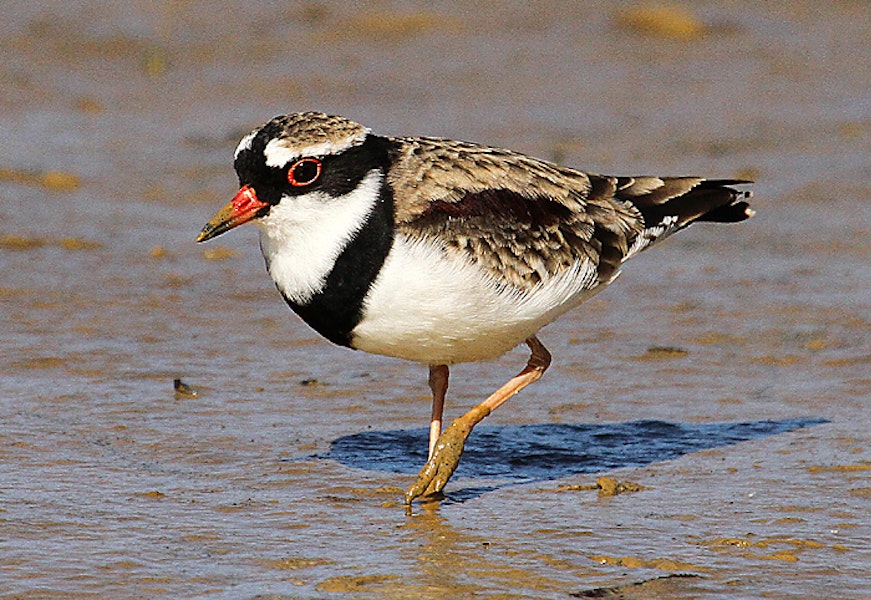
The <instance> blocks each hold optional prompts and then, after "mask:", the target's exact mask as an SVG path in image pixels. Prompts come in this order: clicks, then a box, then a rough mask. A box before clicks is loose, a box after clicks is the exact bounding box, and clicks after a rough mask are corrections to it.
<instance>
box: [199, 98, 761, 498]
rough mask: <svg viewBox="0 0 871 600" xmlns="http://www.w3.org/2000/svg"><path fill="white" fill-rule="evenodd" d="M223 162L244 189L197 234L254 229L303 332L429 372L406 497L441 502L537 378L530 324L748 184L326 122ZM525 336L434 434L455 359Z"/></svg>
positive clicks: (721, 218) (741, 215)
mask: <svg viewBox="0 0 871 600" xmlns="http://www.w3.org/2000/svg"><path fill="white" fill-rule="evenodd" d="M234 168H235V171H236V174H237V175H238V178H239V186H240V187H239V191H238V192H237V193H236V194H235V196H234V197H233V198H232V200H231V201H230V202H229V203H227V204H226V205H225V206H224V207H223V208H222V209H220V210H219V211H218V212H217V214H216V215H215V216H214V217H213V218H212V219H211V220H209V221H208V223H207V224H206V225H205V226H204V227H203V228H202V230H201V232H200V234H199V236H198V237H197V238H196V241H197V242H205V241H207V240H211V239H213V238H215V237H216V236H219V235H221V234H223V233H225V232H227V231H229V230H231V229H233V228H235V227H237V226H239V225H242V224H243V223H247V222H252V223H254V224H256V225H257V227H258V228H259V231H260V248H261V251H262V254H263V257H264V259H265V263H266V270H267V272H268V273H269V275H270V277H271V278H272V280H273V282H274V283H275V285H276V287H277V288H278V291H279V292H280V294H281V296H282V297H283V298H284V300H285V302H286V303H287V304H288V305H289V307H290V308H291V309H292V310H293V311H294V312H295V313H296V314H297V315H298V316H299V317H300V318H302V320H303V321H305V322H306V323H307V324H308V325H309V326H311V327H312V328H313V329H314V330H315V331H316V332H318V333H319V334H320V335H322V336H323V337H324V338H326V339H327V340H329V341H330V342H333V343H334V344H338V345H340V346H346V347H349V348H352V349H355V350H362V351H364V352H368V353H372V354H379V355H385V356H390V357H396V358H401V359H405V360H408V361H414V362H417V363H422V364H424V365H426V366H427V367H428V369H429V379H428V383H429V388H430V391H431V393H432V410H431V415H430V428H429V446H428V459H427V461H426V463H425V464H424V465H423V467H422V468H421V469H420V472H419V473H418V475H417V478H416V480H415V481H414V483H413V484H412V485H411V486H410V487H409V488H408V490H407V492H406V493H405V498H404V499H405V503H406V504H407V505H410V504H411V503H412V502H413V501H414V500H415V499H417V498H421V499H422V500H423V499H427V498H433V499H438V498H439V497H443V496H444V494H443V489H444V487H445V485H446V483H447V482H448V480H449V479H450V477H451V475H452V474H453V473H454V471H455V470H456V468H457V466H458V464H459V462H460V456H461V454H462V452H463V448H464V445H465V442H466V440H467V438H468V436H469V434H470V433H471V431H472V429H473V428H474V427H475V426H476V425H477V424H478V423H479V422H480V421H481V420H483V419H484V418H485V417H486V416H487V415H489V414H490V413H491V412H492V411H493V410H495V409H496V408H498V407H499V406H501V405H502V404H504V403H505V402H506V401H507V400H509V399H510V398H511V397H512V396H514V395H515V394H517V393H518V392H519V391H521V390H522V389H523V388H525V387H526V386H528V385H530V384H531V383H533V382H535V381H537V380H538V379H539V378H540V377H541V376H542V374H543V373H544V372H545V370H546V369H547V368H548V366H549V365H550V363H551V355H550V353H549V352H548V350H547V348H545V346H544V344H542V343H541V341H539V339H538V332H539V330H540V329H541V328H542V327H544V326H545V325H547V324H548V323H551V322H552V321H554V320H555V319H557V318H558V317H560V316H561V315H563V314H564V313H566V312H567V311H569V310H572V309H574V308H576V307H577V306H578V305H579V304H581V303H582V302H584V301H586V300H588V299H589V298H591V297H592V296H594V295H595V294H597V293H598V292H600V291H601V290H603V289H604V288H605V287H607V286H608V285H609V284H610V283H611V282H613V281H614V280H615V278H616V277H617V276H618V274H619V273H620V270H621V267H622V265H623V263H624V262H626V261H627V260H628V259H630V258H632V257H633V256H635V255H636V254H638V253H639V252H641V251H643V250H645V249H647V248H650V247H651V246H653V245H655V244H657V243H658V242H660V241H662V240H664V239H665V238H667V237H669V236H671V235H672V234H673V233H675V232H678V231H680V230H682V229H685V228H687V227H688V226H690V225H691V224H693V223H694V222H697V221H698V222H703V221H707V222H715V223H737V222H740V221H743V220H745V219H747V218H749V217H752V216H753V214H754V211H753V210H752V209H751V208H750V206H749V203H748V202H747V201H746V199H748V198H750V197H751V196H752V192H751V191H749V190H744V189H740V188H741V187H742V186H746V185H747V184H750V183H752V182H751V181H747V180H742V179H705V178H702V177H655V176H639V177H624V176H608V175H601V174H597V173H592V172H585V171H581V170H578V169H574V168H570V167H566V166H561V165H558V164H555V163H553V162H549V161H546V160H541V159H538V158H534V157H531V156H528V155H526V154H522V153H520V152H515V151H512V150H507V149H502V148H496V147H490V146H486V145H481V144H477V143H473V142H466V141H459V140H451V139H444V138H437V137H393V136H384V135H378V134H376V133H373V132H372V131H371V130H370V129H369V128H368V127H366V126H364V125H361V124H359V123H357V122H355V121H353V120H351V119H348V118H345V117H341V116H337V115H329V114H325V113H321V112H299V113H292V114H286V115H280V116H277V117H274V118H272V119H271V120H269V121H268V122H266V123H265V124H263V125H261V126H259V127H257V128H256V129H254V130H253V131H251V132H250V133H249V134H247V135H245V136H244V137H243V138H242V139H241V141H240V142H239V144H238V146H237V147H236V151H235V155H234ZM736 188H739V189H736ZM524 343H525V344H526V346H527V347H528V348H529V352H530V354H529V359H528V361H527V364H526V366H525V367H524V368H523V369H522V370H521V371H520V372H519V373H518V374H517V375H516V376H514V377H512V378H511V379H509V381H508V382H507V383H505V384H504V385H503V386H502V387H500V388H499V389H497V390H496V391H495V392H493V393H492V394H491V395H490V396H488V397H487V398H486V399H485V400H484V401H482V402H480V403H479V404H477V405H476V406H474V407H473V408H472V409H470V410H469V411H468V412H466V413H465V414H463V415H462V416H460V417H458V418H456V419H454V420H453V421H452V422H451V423H450V425H449V426H448V427H446V428H445V427H443V414H444V404H445V399H446V394H447V389H448V379H449V369H450V367H451V366H452V365H455V364H458V363H464V362H472V361H483V360H489V359H494V358H497V357H499V356H501V355H503V354H504V353H506V352H508V351H509V350H511V349H513V348H515V347H517V346H519V345H521V344H524Z"/></svg>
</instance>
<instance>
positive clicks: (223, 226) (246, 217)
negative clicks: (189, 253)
mask: <svg viewBox="0 0 871 600" xmlns="http://www.w3.org/2000/svg"><path fill="white" fill-rule="evenodd" d="M265 208H269V204H268V203H266V202H263V201H261V200H260V199H259V198H257V193H256V192H255V191H254V188H253V187H251V186H250V185H243V186H242V189H240V190H239V191H238V192H237V193H236V195H235V196H233V199H232V200H230V201H229V202H228V203H227V205H226V206H224V208H222V209H221V210H219V211H218V214H216V215H215V216H214V217H212V219H211V221H209V222H208V223H206V226H205V227H203V230H202V231H201V232H200V235H198V236H197V241H198V242H205V241H207V240H210V239H212V238H214V237H218V236H219V235H221V234H222V233H224V232H226V231H230V230H231V229H233V228H234V227H238V226H239V225H241V224H242V223H247V222H248V221H250V220H251V219H253V218H255V217H258V216H261V211H262V210H263V209H265Z"/></svg>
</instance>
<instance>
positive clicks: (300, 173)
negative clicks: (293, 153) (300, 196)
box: [287, 158, 321, 187]
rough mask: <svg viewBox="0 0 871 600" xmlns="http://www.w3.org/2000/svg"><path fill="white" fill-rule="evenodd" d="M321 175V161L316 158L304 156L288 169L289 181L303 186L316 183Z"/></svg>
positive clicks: (291, 183) (294, 184) (293, 184)
mask: <svg viewBox="0 0 871 600" xmlns="http://www.w3.org/2000/svg"><path fill="white" fill-rule="evenodd" d="M320 176H321V161H319V160H318V159H316V158H303V159H301V160H298V161H296V162H295V163H293V164H292V165H291V167H290V169H288V170H287V183H289V184H290V185H292V186H294V187H303V186H306V185H311V184H312V183H314V182H315V181H316V180H317V178H318V177H320Z"/></svg>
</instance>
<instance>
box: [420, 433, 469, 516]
mask: <svg viewBox="0 0 871 600" xmlns="http://www.w3.org/2000/svg"><path fill="white" fill-rule="evenodd" d="M472 426H474V425H472ZM472 426H469V425H467V424H466V422H465V421H464V420H463V417H460V418H459V419H455V420H454V421H453V422H452V423H451V425H450V427H448V428H447V429H446V430H445V431H444V432H442V434H441V435H440V436H439V439H438V441H437V442H436V445H435V449H434V450H433V453H432V456H430V458H429V460H428V461H426V464H425V465H424V466H423V468H422V469H421V470H420V472H419V473H418V474H417V481H415V482H414V484H413V485H412V486H411V487H410V488H408V491H407V492H405V503H406V504H411V501H412V500H414V499H415V498H417V497H419V496H433V495H437V494H440V493H441V491H442V489H443V488H444V487H445V484H447V482H448V480H449V479H450V478H451V475H453V474H454V471H456V470H457V466H458V465H459V464H460V456H461V455H462V454H463V447H464V446H465V444H466V438H467V437H469V433H471V431H472Z"/></svg>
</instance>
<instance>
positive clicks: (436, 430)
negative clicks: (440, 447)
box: [427, 365, 449, 459]
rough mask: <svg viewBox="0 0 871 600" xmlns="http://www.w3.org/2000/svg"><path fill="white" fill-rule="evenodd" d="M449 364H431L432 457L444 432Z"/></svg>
mask: <svg viewBox="0 0 871 600" xmlns="http://www.w3.org/2000/svg"><path fill="white" fill-rule="evenodd" d="M448 375H449V371H448V366H447V365H430V366H429V389H431V390H432V417H431V418H430V421H429V454H428V455H427V458H428V459H429V458H432V454H433V452H434V451H435V446H436V441H437V440H438V439H439V436H440V435H441V434H442V412H443V411H444V409H445V394H446V393H447V391H448Z"/></svg>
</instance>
